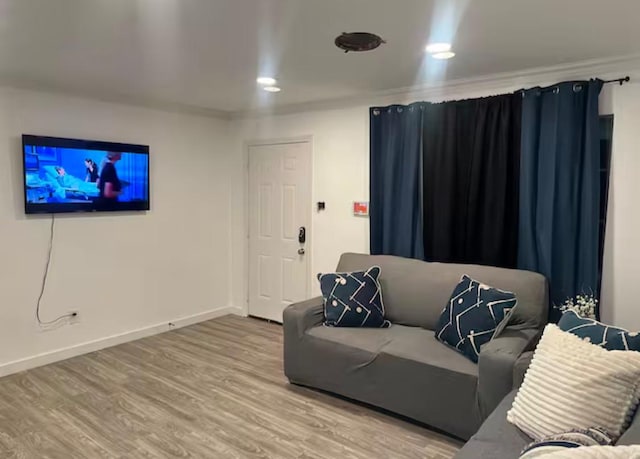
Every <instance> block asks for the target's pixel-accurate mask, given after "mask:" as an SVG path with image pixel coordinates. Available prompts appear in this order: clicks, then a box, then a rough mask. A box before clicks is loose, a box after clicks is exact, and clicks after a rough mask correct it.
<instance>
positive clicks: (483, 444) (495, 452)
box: [454, 390, 640, 459]
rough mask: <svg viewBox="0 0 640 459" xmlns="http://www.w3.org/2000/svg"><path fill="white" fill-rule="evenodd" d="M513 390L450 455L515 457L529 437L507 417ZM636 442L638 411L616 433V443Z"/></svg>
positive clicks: (460, 457)
mask: <svg viewBox="0 0 640 459" xmlns="http://www.w3.org/2000/svg"><path fill="white" fill-rule="evenodd" d="M516 392H517V391H516V390H514V391H512V392H511V393H510V394H509V395H507V396H506V397H505V398H504V400H502V402H501V403H500V405H498V407H497V408H496V409H495V411H494V412H493V413H491V415H490V416H489V418H488V419H487V420H486V421H485V423H484V424H482V427H481V428H480V430H479V431H478V432H477V433H476V434H475V435H474V436H473V437H471V440H469V441H468V442H467V444H466V445H464V447H463V448H462V449H461V450H460V451H459V452H458V454H456V456H455V458H454V459H517V458H518V457H519V456H520V452H521V451H522V449H523V448H524V447H525V446H526V445H527V444H529V443H531V442H532V441H533V440H532V439H531V438H529V437H528V436H527V435H526V434H525V433H523V432H522V431H521V430H520V429H518V428H517V427H516V426H514V425H513V424H510V423H509V422H508V421H507V411H509V409H510V408H511V405H512V403H513V399H514V398H515V396H516ZM639 443H640V415H638V414H636V417H635V419H634V421H633V423H632V424H631V427H629V429H628V430H627V431H626V432H625V433H624V434H623V435H622V437H620V440H618V442H617V443H616V444H617V445H637V444H639Z"/></svg>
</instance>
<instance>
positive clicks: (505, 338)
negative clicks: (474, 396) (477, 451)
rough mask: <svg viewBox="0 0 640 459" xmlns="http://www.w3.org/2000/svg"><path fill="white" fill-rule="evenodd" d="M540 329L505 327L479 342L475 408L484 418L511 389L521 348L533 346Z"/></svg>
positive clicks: (528, 348) (521, 351) (523, 349)
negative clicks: (483, 342) (488, 338)
mask: <svg viewBox="0 0 640 459" xmlns="http://www.w3.org/2000/svg"><path fill="white" fill-rule="evenodd" d="M540 333H541V330H538V329H537V328H530V329H524V330H517V329H512V328H509V327H507V328H506V329H505V330H504V331H503V332H502V333H501V334H500V335H499V336H497V337H496V338H494V339H492V340H491V341H489V342H488V343H487V344H485V345H484V346H482V349H481V350H480V358H479V359H478V408H479V411H480V416H481V417H482V419H486V418H487V416H489V414H491V412H492V411H493V410H494V409H495V407H496V406H498V404H499V403H500V401H501V400H502V399H503V398H504V397H505V396H506V395H507V394H508V393H509V392H511V391H512V390H513V375H514V367H515V365H516V362H517V360H518V358H519V357H520V356H521V355H522V353H523V352H525V351H528V350H530V349H532V348H533V347H534V346H535V345H536V343H537V340H538V338H539V336H540Z"/></svg>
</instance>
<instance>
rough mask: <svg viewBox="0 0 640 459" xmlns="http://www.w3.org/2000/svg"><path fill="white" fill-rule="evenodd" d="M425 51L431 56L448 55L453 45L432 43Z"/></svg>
mask: <svg viewBox="0 0 640 459" xmlns="http://www.w3.org/2000/svg"><path fill="white" fill-rule="evenodd" d="M425 51H426V52H428V53H429V54H436V53H446V52H449V51H451V43H430V44H428V45H427V48H426V49H425Z"/></svg>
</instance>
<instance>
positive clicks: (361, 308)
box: [318, 266, 390, 328]
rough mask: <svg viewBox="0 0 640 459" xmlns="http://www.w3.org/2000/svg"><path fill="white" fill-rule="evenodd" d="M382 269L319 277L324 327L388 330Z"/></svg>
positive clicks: (375, 267) (321, 275)
mask: <svg viewBox="0 0 640 459" xmlns="http://www.w3.org/2000/svg"><path fill="white" fill-rule="evenodd" d="M378 277H380V268H379V267H378V266H374V267H372V268H369V269H368V270H367V271H357V272H353V273H333V274H318V280H319V281H320V290H322V297H323V298H324V323H325V325H328V326H330V327H371V328H385V327H388V326H389V325H390V323H389V321H388V320H385V318H384V304H383V303H382V290H381V288H380V283H379V282H378Z"/></svg>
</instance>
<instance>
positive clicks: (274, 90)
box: [264, 86, 281, 92]
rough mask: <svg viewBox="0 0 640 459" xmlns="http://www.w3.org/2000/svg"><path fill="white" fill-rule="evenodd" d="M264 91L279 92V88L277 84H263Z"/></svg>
mask: <svg viewBox="0 0 640 459" xmlns="http://www.w3.org/2000/svg"><path fill="white" fill-rule="evenodd" d="M264 90H265V91H267V92H280V91H281V89H280V88H279V87H277V86H265V88H264Z"/></svg>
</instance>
